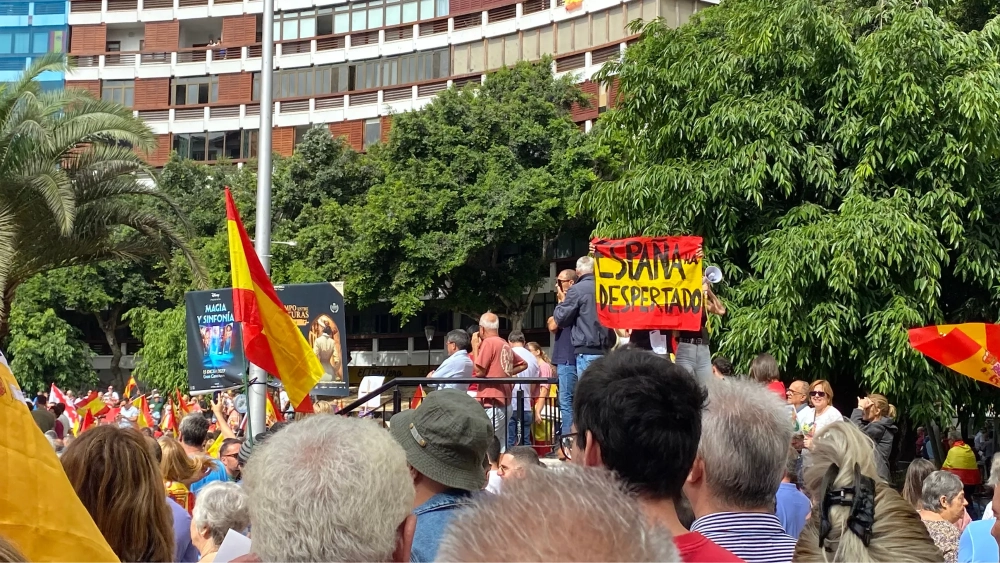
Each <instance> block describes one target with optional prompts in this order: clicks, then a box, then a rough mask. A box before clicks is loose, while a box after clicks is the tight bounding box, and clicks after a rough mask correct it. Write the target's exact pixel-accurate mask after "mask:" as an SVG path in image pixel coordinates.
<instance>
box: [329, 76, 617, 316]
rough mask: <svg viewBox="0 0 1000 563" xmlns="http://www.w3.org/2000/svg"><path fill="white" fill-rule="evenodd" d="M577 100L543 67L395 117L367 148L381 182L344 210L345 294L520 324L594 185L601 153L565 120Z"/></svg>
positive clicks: (406, 311) (405, 308)
mask: <svg viewBox="0 0 1000 563" xmlns="http://www.w3.org/2000/svg"><path fill="white" fill-rule="evenodd" d="M574 103H580V104H585V103H586V98H585V97H584V96H583V95H582V93H581V92H580V90H579V89H578V88H577V86H576V84H575V79H574V77H572V76H565V77H563V78H555V77H554V76H553V74H552V71H551V65H550V64H549V63H548V62H547V61H545V62H542V63H540V64H529V63H520V64H518V65H517V66H515V67H513V68H510V69H503V70H500V71H497V72H496V73H493V74H491V75H490V76H489V77H488V79H487V80H486V82H485V84H483V85H481V86H477V87H466V88H465V89H463V90H448V91H445V92H442V93H441V94H440V95H438V96H437V97H436V98H435V99H434V100H433V101H432V102H431V103H430V104H428V105H427V106H425V107H424V108H423V109H421V110H418V111H413V112H408V113H404V114H400V115H397V116H395V117H394V118H393V127H392V132H391V134H390V138H389V141H388V143H387V144H386V146H384V147H380V148H377V149H375V150H373V151H372V158H373V159H374V160H375V161H376V162H377V163H378V165H379V166H380V168H381V170H382V171H384V180H383V181H382V182H381V183H379V184H376V185H374V186H372V187H371V188H370V189H369V190H368V192H367V193H366V194H365V195H364V197H363V198H362V200H361V202H360V203H359V205H357V206H356V207H354V208H353V209H352V210H351V212H350V231H351V233H352V237H353V244H352V245H351V246H350V247H349V248H348V252H347V256H346V259H345V260H344V262H343V263H344V269H345V271H346V274H347V275H346V284H345V286H346V289H347V291H348V294H349V297H350V298H352V299H353V300H355V302H356V303H357V304H358V305H359V306H365V305H368V304H371V303H375V302H377V301H378V300H381V299H385V300H388V301H389V302H391V303H392V312H393V313H395V314H397V315H399V316H400V317H402V318H403V319H404V320H405V319H406V318H408V317H410V316H412V315H414V314H415V313H417V312H418V311H420V310H421V308H422V307H423V302H422V299H423V298H425V297H427V296H431V295H433V296H435V297H441V298H443V300H442V301H441V305H442V306H443V307H446V308H451V309H457V310H460V311H463V312H467V313H470V314H474V313H479V312H483V311H485V310H486V309H488V308H494V309H495V310H497V309H498V310H497V312H498V313H499V314H501V315H504V316H507V317H509V318H510V319H511V320H512V321H513V322H514V324H515V326H517V325H518V324H519V322H520V319H521V316H522V315H523V314H524V311H525V310H526V309H527V307H528V305H529V304H530V301H531V297H533V296H534V293H535V289H536V288H537V287H538V286H539V285H540V284H541V282H542V280H543V279H544V278H545V276H546V275H547V274H548V263H549V261H550V259H551V250H552V246H553V242H554V240H555V239H556V237H558V235H559V233H560V232H562V231H563V230H565V229H568V228H572V226H573V219H574V210H575V209H576V206H577V201H578V198H579V196H580V194H581V193H583V192H585V191H586V190H587V189H588V188H589V187H590V186H591V185H592V184H593V182H594V181H595V180H596V175H595V172H594V169H595V162H596V161H597V160H598V159H599V154H600V153H599V152H598V150H597V149H596V148H595V147H594V146H593V145H592V143H590V140H589V139H588V138H587V136H585V135H584V134H583V132H581V131H580V129H579V128H578V127H577V126H576V125H574V124H573V122H572V120H571V119H570V117H569V110H570V107H571V106H572V104H574ZM526 292H527V293H526Z"/></svg>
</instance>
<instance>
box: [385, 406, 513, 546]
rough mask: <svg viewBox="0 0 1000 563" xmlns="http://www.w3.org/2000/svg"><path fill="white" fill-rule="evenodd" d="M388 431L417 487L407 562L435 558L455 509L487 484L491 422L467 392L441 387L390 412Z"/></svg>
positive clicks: (491, 435) (414, 485)
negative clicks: (408, 406)
mask: <svg viewBox="0 0 1000 563" xmlns="http://www.w3.org/2000/svg"><path fill="white" fill-rule="evenodd" d="M389 431H390V433H391V434H392V437H393V438H395V440H396V441H397V442H398V443H399V445H400V446H402V447H403V450H404V451H405V452H406V463H407V464H408V465H409V466H410V474H411V475H412V476H413V488H414V489H415V490H416V497H415V498H414V505H415V507H416V508H414V509H413V514H414V515H415V516H416V517H417V525H416V529H415V531H414V533H413V546H412V548H411V551H410V561H414V562H419V561H434V559H435V557H436V556H437V551H438V545H439V544H440V543H441V539H442V538H443V537H444V534H445V531H446V530H447V529H448V525H449V524H450V523H451V519H452V518H454V516H455V514H456V511H457V510H458V509H459V508H461V507H462V506H463V505H464V504H465V502H466V501H467V500H468V499H469V497H471V496H472V494H473V493H474V492H477V491H480V490H482V488H483V487H484V486H485V485H486V473H487V469H488V468H484V467H483V463H484V462H485V461H486V448H487V447H488V446H489V443H490V440H492V439H493V423H492V422H490V419H489V418H487V416H486V413H485V411H483V407H482V405H480V404H479V403H478V402H476V400H475V399H473V398H472V397H470V396H469V394H468V393H465V392H463V391H460V390H458V389H442V390H440V391H435V392H433V393H431V394H429V395H427V398H426V399H424V400H423V401H422V402H421V403H420V406H418V407H417V408H416V409H413V410H406V411H403V412H401V413H399V414H397V415H395V416H393V417H392V425H391V427H390V429H389Z"/></svg>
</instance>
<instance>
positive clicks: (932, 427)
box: [927, 422, 947, 469]
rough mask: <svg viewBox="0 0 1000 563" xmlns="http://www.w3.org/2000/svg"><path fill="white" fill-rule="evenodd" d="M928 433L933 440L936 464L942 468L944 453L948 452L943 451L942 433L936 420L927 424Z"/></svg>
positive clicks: (932, 453) (932, 445) (932, 449)
mask: <svg viewBox="0 0 1000 563" xmlns="http://www.w3.org/2000/svg"><path fill="white" fill-rule="evenodd" d="M927 435H928V437H929V438H930V440H931V455H933V456H934V465H936V466H937V468H938V469H940V468H941V464H942V463H944V455H945V454H946V453H947V452H942V451H941V433H940V432H938V427H937V424H936V423H935V422H931V423H930V424H928V425H927Z"/></svg>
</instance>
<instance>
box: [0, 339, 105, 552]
mask: <svg viewBox="0 0 1000 563" xmlns="http://www.w3.org/2000/svg"><path fill="white" fill-rule="evenodd" d="M0 468H2V469H0V471H2V473H3V475H4V483H3V486H2V487H0V536H3V537H4V538H6V539H8V540H10V541H11V542H13V543H14V545H15V546H16V547H17V548H18V549H19V550H20V551H21V552H22V553H23V554H24V555H25V557H27V558H28V561H35V562H38V561H68V560H72V561H118V557H116V556H115V552H114V551H112V550H111V547H110V546H109V545H108V542H107V541H105V540H104V536H103V535H102V534H101V531H100V530H99V529H98V528H97V525H96V524H94V520H93V519H92V518H91V517H90V513H89V512H87V509H86V508H85V507H84V506H83V503H81V502H80V499H79V498H78V497H77V496H76V491H74V490H73V486H72V485H71V484H70V482H69V479H67V478H66V473H65V472H64V471H63V468H62V465H61V464H60V463H59V458H58V457H56V453H55V452H54V451H53V450H52V446H51V445H50V444H49V441H48V440H47V439H46V438H45V436H44V435H42V432H41V430H39V428H38V426H37V425H36V424H35V421H34V419H32V418H31V414H30V413H29V412H28V409H27V408H26V407H25V405H24V397H23V395H22V394H21V389H20V387H19V386H18V385H17V382H16V381H15V380H14V375H13V374H12V373H11V372H10V367H8V365H7V360H6V359H5V358H4V357H3V355H2V354H0Z"/></svg>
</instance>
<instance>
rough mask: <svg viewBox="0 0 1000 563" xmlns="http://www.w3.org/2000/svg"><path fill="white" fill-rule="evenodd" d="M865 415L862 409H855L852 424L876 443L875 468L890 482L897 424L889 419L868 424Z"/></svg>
mask: <svg viewBox="0 0 1000 563" xmlns="http://www.w3.org/2000/svg"><path fill="white" fill-rule="evenodd" d="M863 414H864V413H862V412H861V409H854V412H852V413H851V422H853V423H854V424H855V425H857V427H858V428H860V429H861V430H862V431H863V432H864V433H865V434H867V435H868V437H869V438H871V439H872V441H873V442H875V452H876V453H878V455H876V456H875V467H876V468H878V476H879V477H881V478H882V479H884V480H885V481H886V482H888V481H889V456H890V455H891V453H892V441H893V440H894V439H895V438H896V432H897V431H898V429H897V428H896V424H895V422H893V420H892V419H891V418H889V417H883V418H880V419H878V420H873V421H871V422H868V421H866V420H864V419H863V418H862V415H863Z"/></svg>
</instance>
